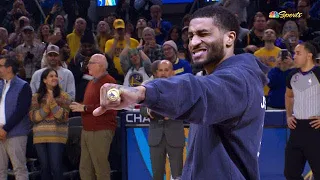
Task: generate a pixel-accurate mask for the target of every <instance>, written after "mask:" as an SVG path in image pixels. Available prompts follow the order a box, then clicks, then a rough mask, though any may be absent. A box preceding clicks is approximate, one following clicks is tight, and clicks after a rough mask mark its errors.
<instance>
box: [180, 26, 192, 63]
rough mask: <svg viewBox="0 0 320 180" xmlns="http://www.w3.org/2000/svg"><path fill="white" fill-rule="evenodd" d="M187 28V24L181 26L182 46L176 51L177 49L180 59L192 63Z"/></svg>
mask: <svg viewBox="0 0 320 180" xmlns="http://www.w3.org/2000/svg"><path fill="white" fill-rule="evenodd" d="M188 28H189V26H185V27H183V28H182V31H181V40H182V48H181V49H178V51H179V58H180V59H185V60H186V61H188V62H189V63H192V57H191V54H190V52H189V48H188V46H189V37H188Z"/></svg>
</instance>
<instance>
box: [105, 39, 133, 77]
mask: <svg viewBox="0 0 320 180" xmlns="http://www.w3.org/2000/svg"><path fill="white" fill-rule="evenodd" d="M113 41H114V39H110V40H108V41H107V42H106V45H105V50H104V52H105V53H107V52H108V51H109V50H110V49H111V47H112V44H113ZM125 45H126V42H125V40H122V41H118V44H117V47H116V49H115V51H114V55H113V63H114V66H115V68H116V69H117V70H118V72H119V74H121V75H123V71H122V68H121V64H120V57H119V56H120V53H121V51H122V50H123V49H124V48H125ZM138 45H139V42H138V41H137V40H135V39H133V38H130V48H137V47H138Z"/></svg>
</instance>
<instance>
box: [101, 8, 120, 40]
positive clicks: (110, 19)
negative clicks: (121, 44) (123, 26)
mask: <svg viewBox="0 0 320 180" xmlns="http://www.w3.org/2000/svg"><path fill="white" fill-rule="evenodd" d="M116 19H117V14H116V13H110V14H109V15H108V16H107V17H105V18H104V19H103V21H105V22H107V23H108V25H109V27H110V35H111V36H112V37H113V36H114V27H113V23H114V21H115V20H116Z"/></svg>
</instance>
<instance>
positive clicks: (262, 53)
mask: <svg viewBox="0 0 320 180" xmlns="http://www.w3.org/2000/svg"><path fill="white" fill-rule="evenodd" d="M280 51H281V49H280V48H278V47H276V46H275V47H274V48H273V49H272V50H268V49H266V48H260V49H259V50H257V51H256V52H255V53H254V55H255V56H257V57H258V58H266V59H267V65H268V66H270V67H272V68H273V67H275V66H276V59H277V57H278V54H279V52H280ZM263 91H264V95H266V96H267V95H268V93H269V87H268V86H264V88H263Z"/></svg>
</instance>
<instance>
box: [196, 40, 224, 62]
mask: <svg viewBox="0 0 320 180" xmlns="http://www.w3.org/2000/svg"><path fill="white" fill-rule="evenodd" d="M209 46H210V47H209V49H208V52H207V53H208V54H207V59H206V60H205V61H203V62H197V63H194V64H193V67H194V68H204V67H205V66H207V65H209V64H211V65H214V66H216V65H217V64H219V63H220V61H221V60H222V59H223V57H224V56H225V52H224V48H223V39H222V38H220V39H219V40H218V41H216V42H213V43H211V44H210V45H209Z"/></svg>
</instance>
